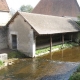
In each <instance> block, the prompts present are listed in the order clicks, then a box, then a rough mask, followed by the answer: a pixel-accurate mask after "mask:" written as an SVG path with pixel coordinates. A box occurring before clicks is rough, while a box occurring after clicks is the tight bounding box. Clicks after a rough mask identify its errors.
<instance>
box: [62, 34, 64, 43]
mask: <svg viewBox="0 0 80 80" xmlns="http://www.w3.org/2000/svg"><path fill="white" fill-rule="evenodd" d="M62 43H63V44H64V34H62Z"/></svg>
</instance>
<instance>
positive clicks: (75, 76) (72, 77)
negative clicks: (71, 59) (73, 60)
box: [69, 66, 80, 80]
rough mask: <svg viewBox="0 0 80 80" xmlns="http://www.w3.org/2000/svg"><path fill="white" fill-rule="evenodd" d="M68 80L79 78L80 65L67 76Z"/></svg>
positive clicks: (77, 79) (79, 79) (78, 79)
mask: <svg viewBox="0 0 80 80" xmlns="http://www.w3.org/2000/svg"><path fill="white" fill-rule="evenodd" d="M69 80H80V66H79V67H78V69H77V71H76V72H75V73H73V75H72V76H71V77H70V78H69Z"/></svg>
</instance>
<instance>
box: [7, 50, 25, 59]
mask: <svg viewBox="0 0 80 80" xmlns="http://www.w3.org/2000/svg"><path fill="white" fill-rule="evenodd" d="M8 58H9V59H10V58H26V55H25V54H23V53H21V52H19V51H12V52H10V53H8Z"/></svg>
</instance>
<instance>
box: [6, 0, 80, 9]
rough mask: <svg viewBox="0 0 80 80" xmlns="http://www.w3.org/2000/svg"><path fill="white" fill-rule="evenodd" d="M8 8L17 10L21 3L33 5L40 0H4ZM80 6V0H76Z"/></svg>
mask: <svg viewBox="0 0 80 80" xmlns="http://www.w3.org/2000/svg"><path fill="white" fill-rule="evenodd" d="M6 1H7V4H8V6H9V8H12V9H14V10H18V9H19V8H20V6H21V5H31V6H33V7H35V6H36V5H37V3H38V2H39V1H40V0H6ZM77 1H78V4H79V6H80V0H77Z"/></svg>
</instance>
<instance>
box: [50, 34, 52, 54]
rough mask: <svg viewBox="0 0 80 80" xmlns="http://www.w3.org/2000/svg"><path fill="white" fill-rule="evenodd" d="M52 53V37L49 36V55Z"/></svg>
mask: <svg viewBox="0 0 80 80" xmlns="http://www.w3.org/2000/svg"><path fill="white" fill-rule="evenodd" d="M51 52H52V35H50V53H51Z"/></svg>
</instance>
